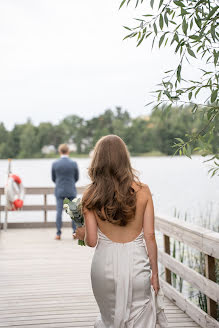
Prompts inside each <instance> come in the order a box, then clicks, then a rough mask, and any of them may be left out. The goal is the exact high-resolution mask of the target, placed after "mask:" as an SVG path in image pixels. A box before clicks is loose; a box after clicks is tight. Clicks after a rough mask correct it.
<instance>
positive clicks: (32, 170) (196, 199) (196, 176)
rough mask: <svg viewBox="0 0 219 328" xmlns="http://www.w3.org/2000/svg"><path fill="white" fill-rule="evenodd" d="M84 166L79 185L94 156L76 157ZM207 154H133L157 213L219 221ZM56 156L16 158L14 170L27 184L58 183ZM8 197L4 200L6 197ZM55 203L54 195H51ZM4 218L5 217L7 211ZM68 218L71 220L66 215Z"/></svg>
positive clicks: (217, 191)
mask: <svg viewBox="0 0 219 328" xmlns="http://www.w3.org/2000/svg"><path fill="white" fill-rule="evenodd" d="M75 160H76V161H77V163H78V166H79V169H80V179H79V181H78V183H77V186H85V185H86V184H87V183H89V179H88V175H87V168H88V166H89V163H90V158H77V159H75ZM203 160H204V159H203V158H202V157H200V156H194V157H193V159H192V160H190V159H189V158H187V157H132V158H131V162H132V166H133V167H134V168H135V169H136V170H138V172H139V178H140V180H141V181H142V182H144V183H146V184H148V185H149V187H150V189H151V192H152V194H153V199H154V205H155V213H156V214H161V215H168V216H173V214H174V211H175V209H176V210H177V212H179V213H180V217H182V218H183V217H184V215H185V213H186V214H187V216H188V220H190V221H192V222H194V223H198V224H200V225H206V223H207V225H209V222H208V221H210V225H211V226H212V225H214V226H216V225H218V222H219V179H218V177H214V178H210V176H209V175H208V169H209V167H208V165H207V163H205V164H203ZM53 161H54V159H21V160H13V161H12V172H13V173H15V174H18V175H19V176H20V177H21V178H22V180H23V183H24V186H26V187H49V186H54V184H53V182H52V181H51V165H52V163H53ZM7 167H8V161H7V160H0V187H4V185H5V182H6V178H7ZM3 201H4V200H3ZM42 202H43V199H42V196H34V195H31V196H26V198H25V203H26V204H40V203H42ZM48 202H49V203H50V204H54V203H55V198H54V196H52V195H51V196H50V197H49V198H48ZM1 216H2V220H3V214H2V215H1ZM54 219H55V212H48V220H49V221H54ZM41 220H43V212H22V211H21V212H11V213H9V222H15V221H16V222H22V221H23V222H25V221H41ZM64 220H68V217H67V216H66V215H65V216H64Z"/></svg>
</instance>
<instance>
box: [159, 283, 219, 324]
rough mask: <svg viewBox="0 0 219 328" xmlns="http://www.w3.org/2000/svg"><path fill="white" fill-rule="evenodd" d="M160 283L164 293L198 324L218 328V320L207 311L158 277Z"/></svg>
mask: <svg viewBox="0 0 219 328" xmlns="http://www.w3.org/2000/svg"><path fill="white" fill-rule="evenodd" d="M160 284H161V286H162V288H163V291H164V294H165V295H166V296H167V297H168V298H169V299H170V300H171V301H172V302H174V303H175V304H176V305H177V306H179V308H180V309H182V310H183V311H184V312H185V313H187V314H188V316H189V317H191V318H192V319H193V320H194V321H195V322H196V323H197V324H198V325H200V326H201V327H203V328H219V322H217V321H216V320H215V319H214V318H212V317H210V316H209V315H208V314H207V313H205V312H204V311H202V310H201V309H200V308H198V307H197V306H196V305H195V304H194V303H192V302H191V301H189V300H188V299H186V298H185V297H184V296H183V295H182V294H181V293H179V292H178V291H177V290H176V289H175V288H173V287H172V286H171V285H170V284H168V283H167V282H165V281H164V280H163V279H160Z"/></svg>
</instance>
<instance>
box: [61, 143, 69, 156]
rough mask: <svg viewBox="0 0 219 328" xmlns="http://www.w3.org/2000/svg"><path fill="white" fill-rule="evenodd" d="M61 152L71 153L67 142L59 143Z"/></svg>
mask: <svg viewBox="0 0 219 328" xmlns="http://www.w3.org/2000/svg"><path fill="white" fill-rule="evenodd" d="M59 152H60V153H61V154H67V153H69V147H68V145H66V144H61V145H59Z"/></svg>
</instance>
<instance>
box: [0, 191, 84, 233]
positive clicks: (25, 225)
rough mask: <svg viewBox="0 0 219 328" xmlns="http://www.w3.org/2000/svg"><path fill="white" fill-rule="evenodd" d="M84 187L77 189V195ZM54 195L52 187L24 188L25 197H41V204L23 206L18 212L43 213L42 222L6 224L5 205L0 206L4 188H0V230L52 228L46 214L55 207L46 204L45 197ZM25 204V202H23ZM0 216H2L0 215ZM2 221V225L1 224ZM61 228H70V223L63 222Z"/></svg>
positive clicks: (52, 223)
mask: <svg viewBox="0 0 219 328" xmlns="http://www.w3.org/2000/svg"><path fill="white" fill-rule="evenodd" d="M84 189H85V187H78V188H77V193H78V194H82V193H83V191H84ZM52 194H54V188H53V187H27V188H25V195H42V196H43V202H42V203H41V204H38V205H24V206H23V207H22V209H21V210H20V211H41V212H42V211H43V212H44V222H25V223H24V222H19V223H16V222H13V223H8V222H7V211H6V209H5V204H4V205H2V204H1V198H2V196H3V195H4V188H0V215H1V212H4V215H5V217H4V220H0V229H1V228H3V226H4V228H5V229H7V228H40V227H52V226H54V222H48V221H47V212H48V211H55V210H56V205H49V204H48V203H47V200H48V199H47V196H48V195H52ZM24 203H25V202H24ZM1 216H2V215H1ZM1 221H3V222H4V223H1ZM63 226H70V222H69V223H68V222H63Z"/></svg>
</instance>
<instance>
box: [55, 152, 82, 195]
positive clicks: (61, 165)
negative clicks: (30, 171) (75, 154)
mask: <svg viewBox="0 0 219 328" xmlns="http://www.w3.org/2000/svg"><path fill="white" fill-rule="evenodd" d="M78 178H79V171H78V165H77V163H76V162H74V161H72V160H71V159H70V158H68V157H61V158H60V159H58V160H57V161H55V162H54V163H53V165H52V181H53V182H55V184H56V187H55V195H56V197H71V196H72V197H76V195H77V191H76V187H75V183H76V182H77V181H78Z"/></svg>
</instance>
